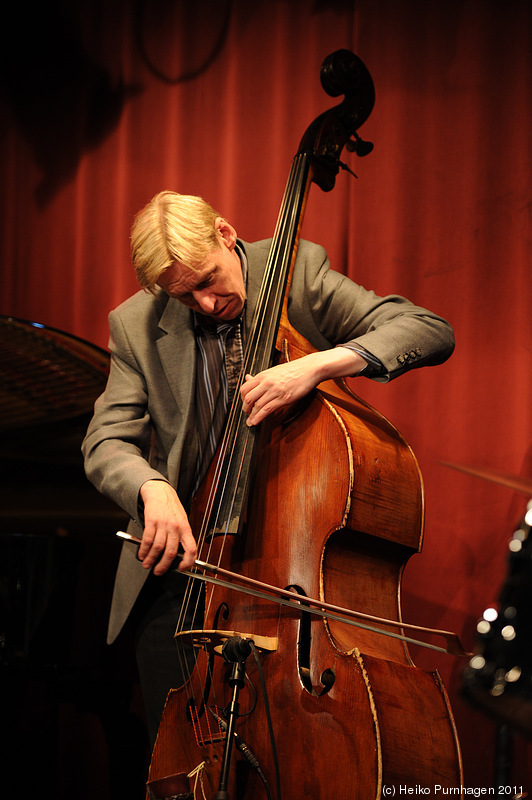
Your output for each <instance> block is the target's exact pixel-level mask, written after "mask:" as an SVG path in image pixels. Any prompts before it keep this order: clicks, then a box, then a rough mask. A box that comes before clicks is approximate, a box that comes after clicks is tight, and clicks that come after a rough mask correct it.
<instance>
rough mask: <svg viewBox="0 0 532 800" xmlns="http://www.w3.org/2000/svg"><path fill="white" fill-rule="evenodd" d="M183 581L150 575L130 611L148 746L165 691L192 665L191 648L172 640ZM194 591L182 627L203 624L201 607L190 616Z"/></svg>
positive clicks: (185, 580)
mask: <svg viewBox="0 0 532 800" xmlns="http://www.w3.org/2000/svg"><path fill="white" fill-rule="evenodd" d="M187 583H188V578H186V577H185V576H183V575H179V574H178V573H167V574H166V575H163V576H161V577H156V576H154V575H150V576H149V577H148V580H147V581H146V583H145V585H144V587H143V589H142V592H141V594H140V595H139V598H138V600H137V603H136V606H135V609H134V611H133V620H132V621H133V625H134V630H135V634H134V642H135V655H136V659H137V668H138V673H139V679H140V686H141V690H142V697H143V701H144V708H145V712H146V722H147V725H148V733H149V737H150V742H151V746H152V747H153V745H154V743H155V738H156V736H157V731H158V729H159V723H160V720H161V716H162V713H163V709H164V704H165V702H166V697H167V695H168V692H169V691H170V689H175V688H178V687H179V686H182V685H183V683H185V681H186V680H187V678H188V675H189V671H190V669H191V668H192V666H193V664H194V653H193V651H192V648H191V647H188V646H187V645H183V643H182V642H180V641H176V640H175V639H174V634H175V632H176V625H177V622H178V619H179V615H180V612H181V607H182V604H183V596H184V593H185V590H186V587H187ZM197 591H198V590H197V589H196V593H195V597H194V600H193V602H191V603H190V604H189V605H190V608H189V611H188V612H187V618H186V623H185V629H186V628H193V627H199V628H201V627H202V625H203V611H202V609H200V613H199V617H200V618H199V619H197V621H195V620H194V618H193V614H194V609H195V608H196V597H197Z"/></svg>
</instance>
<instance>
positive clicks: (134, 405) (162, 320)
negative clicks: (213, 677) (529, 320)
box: [83, 192, 454, 741]
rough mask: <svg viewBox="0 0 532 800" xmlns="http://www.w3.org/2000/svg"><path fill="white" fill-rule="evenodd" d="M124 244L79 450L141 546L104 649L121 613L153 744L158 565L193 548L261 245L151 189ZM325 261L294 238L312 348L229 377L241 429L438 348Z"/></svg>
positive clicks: (168, 625)
mask: <svg viewBox="0 0 532 800" xmlns="http://www.w3.org/2000/svg"><path fill="white" fill-rule="evenodd" d="M131 244H132V259H133V265H134V268H135V271H136V274H137V278H138V282H139V284H140V287H141V291H139V292H137V293H136V294H135V295H134V296H133V297H131V298H129V299H128V300H126V301H125V302H124V303H122V304H121V305H120V306H119V307H118V308H116V309H115V310H114V311H112V312H111V314H110V316H109V324H110V344H109V347H110V350H111V370H110V375H109V379H108V383H107V387H106V389H105V391H104V393H103V394H102V395H101V397H100V398H99V399H98V400H97V402H96V405H95V413H94V417H93V419H92V421H91V423H90V426H89V429H88V432H87V435H86V437H85V440H84V442H83V453H84V458H85V469H86V473H87V476H88V478H89V479H90V480H91V481H92V482H93V483H94V485H95V486H96V487H97V488H98V490H99V491H101V492H102V493H103V494H105V495H107V496H108V497H110V498H111V499H112V500H114V501H115V502H116V503H118V504H119V505H120V506H121V507H122V508H123V509H124V510H125V511H126V512H127V513H128V514H129V515H130V517H131V523H130V526H129V528H128V530H129V532H130V533H132V534H133V535H135V536H136V537H138V538H142V543H141V545H140V547H139V549H138V553H137V552H136V551H135V548H133V547H131V545H127V544H125V545H124V547H123V549H122V554H121V558H120V563H119V566H118V571H117V575H116V581H115V588H114V594H113V602H112V608H111V614H110V622H109V633H108V641H109V642H113V641H114V640H115V638H116V637H117V636H118V634H119V632H120V630H121V629H122V627H123V625H124V623H125V621H126V619H127V618H128V617H131V620H132V622H133V624H134V627H135V646H136V656H137V664H138V668H139V676H140V681H141V686H142V691H143V696H144V702H145V706H146V714H147V720H148V727H149V731H150V736H151V739H152V741H153V740H154V737H155V734H156V732H157V728H158V724H159V720H160V716H161V713H162V709H163V705H164V702H165V698H166V696H167V693H168V691H169V689H170V688H172V687H175V686H177V685H180V683H182V678H181V677H180V674H179V661H178V659H177V657H176V648H175V644H174V642H173V634H174V631H175V626H176V620H177V617H178V614H179V609H180V605H181V601H182V596H183V591H184V577H183V576H181V575H180V574H179V573H177V572H175V571H174V570H171V571H170V569H169V568H170V567H171V565H172V564H173V563H174V561H175V558H176V556H177V554H178V551H180V552H181V553H182V560H181V562H180V569H188V568H190V567H191V566H192V565H193V563H194V560H195V558H196V555H197V552H196V542H195V539H194V533H193V531H192V530H191V528H190V525H189V522H188V517H187V509H188V508H189V505H190V501H191V498H192V497H193V496H194V493H195V492H196V490H197V488H198V486H199V484H200V483H201V481H202V479H203V477H204V476H205V474H206V472H207V469H208V467H209V464H210V461H211V460H212V457H213V454H214V451H215V449H216V445H217V442H218V439H219V436H220V433H221V430H222V428H223V423H224V421H225V418H226V414H227V410H228V408H229V407H230V405H231V403H232V402H233V398H234V396H235V393H236V392H237V384H238V379H239V374H240V368H241V365H242V359H243V350H244V348H245V344H246V337H247V334H248V330H249V326H250V323H251V319H252V316H253V311H254V308H255V304H256V301H257V295H258V292H259V288H260V282H261V278H262V275H263V272H264V269H265V265H266V260H267V256H268V252H269V244H270V243H269V241H262V242H255V243H252V244H249V243H246V242H243V241H240V240H239V239H238V238H237V233H236V230H235V229H234V228H233V226H232V225H231V224H230V223H229V222H228V221H227V220H225V219H224V218H223V217H222V216H220V215H219V214H218V213H217V212H216V211H215V210H214V209H212V208H211V206H210V205H209V204H208V203H206V202H205V201H204V200H202V199H201V198H198V197H193V196H185V195H179V194H176V193H174V192H161V193H160V194H158V195H156V196H155V197H154V198H153V199H152V200H151V201H150V202H149V203H148V204H147V205H146V207H145V208H144V209H142V210H141V211H140V213H139V214H138V215H137V217H136V220H135V222H134V225H133V229H132V237H131ZM329 266H330V265H329V261H328V259H327V255H326V253H325V251H324V250H323V248H322V247H320V246H318V245H315V244H312V243H310V242H306V241H301V242H300V244H299V249H298V255H297V259H296V262H295V266H294V271H293V277H292V283H291V289H290V299H289V307H288V315H289V319H290V322H291V324H292V325H293V326H294V328H296V330H297V331H299V333H301V334H302V335H303V336H304V337H305V338H306V339H307V340H308V341H310V342H311V344H312V345H313V346H314V347H315V348H316V349H317V352H315V353H312V354H309V355H306V356H304V357H302V358H300V359H297V360H295V361H293V362H288V363H283V364H279V365H277V366H274V367H271V368H270V369H267V370H265V371H263V372H260V373H259V374H257V375H253V376H251V375H248V376H245V379H244V381H243V384H242V386H241V389H240V395H241V401H242V403H243V410H244V412H245V413H246V414H247V415H248V416H247V421H248V424H249V425H251V426H253V425H257V424H259V423H260V422H261V421H262V420H263V419H264V418H265V417H267V416H268V414H270V413H271V412H272V411H275V410H276V409H279V408H281V407H282V406H285V405H287V404H290V403H293V402H295V401H296V400H298V399H299V398H301V397H303V396H304V395H306V394H307V393H308V392H310V391H311V390H312V389H314V388H315V387H316V386H317V385H318V384H319V383H320V382H322V381H323V380H326V379H328V378H339V377H347V376H356V375H363V376H365V377H368V378H371V379H373V380H376V381H381V382H386V381H389V380H392V379H394V378H396V377H398V376H399V375H402V374H403V373H404V372H406V371H408V370H410V369H412V368H416V367H422V366H430V365H435V364H441V363H442V362H443V361H445V360H446V359H447V358H448V357H449V356H450V354H451V353H452V351H453V347H454V338H453V333H452V329H451V327H450V325H449V324H448V323H447V322H446V321H445V320H443V319H442V318H441V317H439V316H437V315H436V314H433V313H432V312H430V311H427V310H426V309H423V308H420V307H418V306H415V305H414V304H412V303H411V302H409V301H408V300H406V299H405V298H403V297H399V296H397V295H390V296H387V297H378V296H376V295H375V294H374V293H373V292H371V291H367V290H366V289H364V288H363V287H361V286H358V285H357V284H355V283H353V282H352V281H351V280H349V279H348V278H346V277H345V276H343V275H341V274H339V273H337V272H334V271H332V270H330V268H329ZM236 399H237V401H238V400H239V398H238V397H237V398H236Z"/></svg>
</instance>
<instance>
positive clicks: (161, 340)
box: [82, 240, 454, 642]
mask: <svg viewBox="0 0 532 800" xmlns="http://www.w3.org/2000/svg"><path fill="white" fill-rule="evenodd" d="M241 245H242V246H243V247H244V249H245V252H246V256H247V259H248V284H247V303H246V310H245V324H246V325H249V323H250V321H251V318H252V315H253V311H254V308H255V303H256V300H257V295H258V291H259V288H260V281H261V278H262V275H263V272H264V268H265V265H266V259H267V256H268V252H269V245H270V241H269V240H265V241H263V242H255V243H253V244H247V243H241ZM289 318H290V321H291V323H292V324H293V325H294V327H295V328H296V329H297V330H298V331H299V332H300V333H301V334H303V336H305V338H306V339H308V340H309V341H310V342H311V343H312V344H313V345H314V346H315V347H316V348H318V349H321V350H324V349H327V348H330V347H333V346H335V345H336V344H340V343H346V342H348V341H353V342H356V343H357V344H359V345H361V346H363V347H364V348H365V349H366V350H368V351H369V352H370V353H372V354H373V355H374V356H376V357H377V358H378V359H379V360H380V361H381V362H382V364H383V365H384V367H385V374H384V375H383V376H382V377H380V378H378V380H383V381H387V380H391V379H393V378H395V377H397V376H398V375H400V374H402V373H403V372H405V371H407V370H409V369H411V368H413V367H420V366H425V365H431V364H438V363H441V362H443V361H445V360H446V358H448V356H449V355H450V354H451V352H452V350H453V347H454V338H453V333H452V329H451V327H450V326H449V324H448V323H447V322H445V320H443V319H442V318H441V317H438V316H436V315H435V314H433V313H431V312H430V311H427V310H426V309H423V308H420V307H418V306H415V305H413V304H412V303H410V302H409V301H408V300H406V299H405V298H403V297H399V296H397V295H390V296H388V297H384V298H381V297H377V295H375V294H374V293H373V292H371V291H367V290H366V289H364V288H362V287H361V286H358V285H357V284H355V283H353V282H352V281H351V280H349V279H348V278H346V277H345V276H342V275H340V274H339V273H337V272H334V271H332V270H330V269H329V261H328V259H327V255H326V253H325V251H324V249H323V248H322V247H320V246H318V245H314V244H312V243H310V242H305V241H301V242H300V246H299V251H298V256H297V260H296V264H295V267H294V274H293V279H292V286H291V291H290V300H289ZM109 327H110V341H109V348H110V350H111V370H110V375H109V380H108V383H107V387H106V389H105V391H104V393H103V394H102V395H101V397H100V398H99V399H98V400H97V402H96V404H95V413H94V417H93V419H92V421H91V423H90V426H89V428H88V431H87V435H86V437H85V440H84V442H83V446H82V450H83V454H84V458H85V469H86V474H87V476H88V478H89V479H90V480H91V481H92V482H93V483H94V485H95V486H96V488H97V489H98V490H99V491H101V492H102V493H103V494H105V495H107V496H108V497H110V498H111V499H113V500H114V501H115V502H116V503H118V504H119V505H120V506H121V507H122V508H123V509H124V510H125V511H126V512H127V513H128V514H129V516H130V517H131V523H130V526H129V528H128V530H129V531H130V532H132V533H133V534H134V535H136V536H139V537H140V536H142V526H141V523H140V521H139V515H138V497H139V490H140V487H141V486H142V484H143V483H145V481H147V480H150V479H152V478H158V479H160V478H161V477H162V478H164V479H166V480H167V481H168V482H169V483H170V484H171V485H172V486H175V487H177V488H178V491H183V492H185V493H186V490H187V489H188V488H190V487H189V485H188V481H189V480H190V479H191V476H192V474H193V470H194V465H193V464H191V463H189V460H190V453H189V448H187V446H186V443H187V441H189V439H188V437H190V436H193V435H195V425H194V419H193V397H194V390H193V386H194V369H195V339H194V331H193V328H192V324H191V312H190V310H189V309H188V308H186V307H185V306H183V305H182V304H181V303H179V302H178V301H176V300H174V299H172V298H169V297H168V296H167V295H165V294H164V293H160V294H158V295H156V296H154V295H151V294H148V293H146V292H143V291H141V292H138V293H137V294H135V295H134V296H133V297H131V298H129V299H128V300H126V301H125V302H124V303H122V304H121V305H120V306H119V307H118V308H116V309H115V310H114V311H112V312H111V314H110V315H109ZM147 575H148V572H147V570H145V569H144V568H143V567H142V566H141V564H140V562H139V561H138V559H137V558H136V548H134V547H132V546H131V545H128V544H125V545H124V546H123V548H122V554H121V558H120V563H119V566H118V570H117V576H116V581H115V588H114V594H113V602H112V607H111V614H110V621H109V632H108V641H110V642H111V641H113V640H114V639H115V638H116V636H117V635H118V633H119V631H120V630H121V628H122V626H123V624H124V622H125V620H126V619H127V617H128V615H129V613H130V611H131V608H132V607H133V604H134V602H135V600H136V598H137V596H138V594H139V592H140V590H141V588H142V585H143V584H144V582H145V580H146V578H147Z"/></svg>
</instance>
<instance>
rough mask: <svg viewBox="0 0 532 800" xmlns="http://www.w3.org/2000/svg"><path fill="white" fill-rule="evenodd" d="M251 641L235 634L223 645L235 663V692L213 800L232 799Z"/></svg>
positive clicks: (229, 708)
mask: <svg viewBox="0 0 532 800" xmlns="http://www.w3.org/2000/svg"><path fill="white" fill-rule="evenodd" d="M250 641H251V640H250V639H242V638H241V637H239V636H235V637H233V638H231V639H228V640H227V641H226V642H225V644H224V645H223V647H222V655H223V657H224V658H225V660H226V661H228V662H229V663H232V664H233V669H232V671H231V677H230V678H229V686H231V687H232V689H233V694H232V697H231V703H230V704H229V707H228V709H227V710H226V714H227V733H226V739H225V746H224V753H223V758H222V770H221V775H220V783H219V786H218V791H217V792H216V794H215V795H214V796H213V800H230V798H229V793H228V791H227V783H228V780H229V769H230V767H231V755H232V750H233V742H234V738H235V725H236V720H237V718H238V716H239V711H240V705H239V702H238V694H239V692H240V689H242V688H243V687H244V683H245V676H246V668H245V666H244V662H245V660H246V658H247V657H248V655H249V654H250V653H251V646H250Z"/></svg>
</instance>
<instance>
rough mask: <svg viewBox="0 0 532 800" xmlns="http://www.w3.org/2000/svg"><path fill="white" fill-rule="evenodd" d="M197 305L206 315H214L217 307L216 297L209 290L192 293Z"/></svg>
mask: <svg viewBox="0 0 532 800" xmlns="http://www.w3.org/2000/svg"><path fill="white" fill-rule="evenodd" d="M192 295H193V297H194V300H195V301H196V303H197V305H198V306H199V307H200V308H201V310H202V311H203V313H204V314H212V313H213V311H214V310H215V307H216V295H214V294H212V292H210V291H207V290H202V289H200V290H198V291H196V292H193V293H192Z"/></svg>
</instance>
